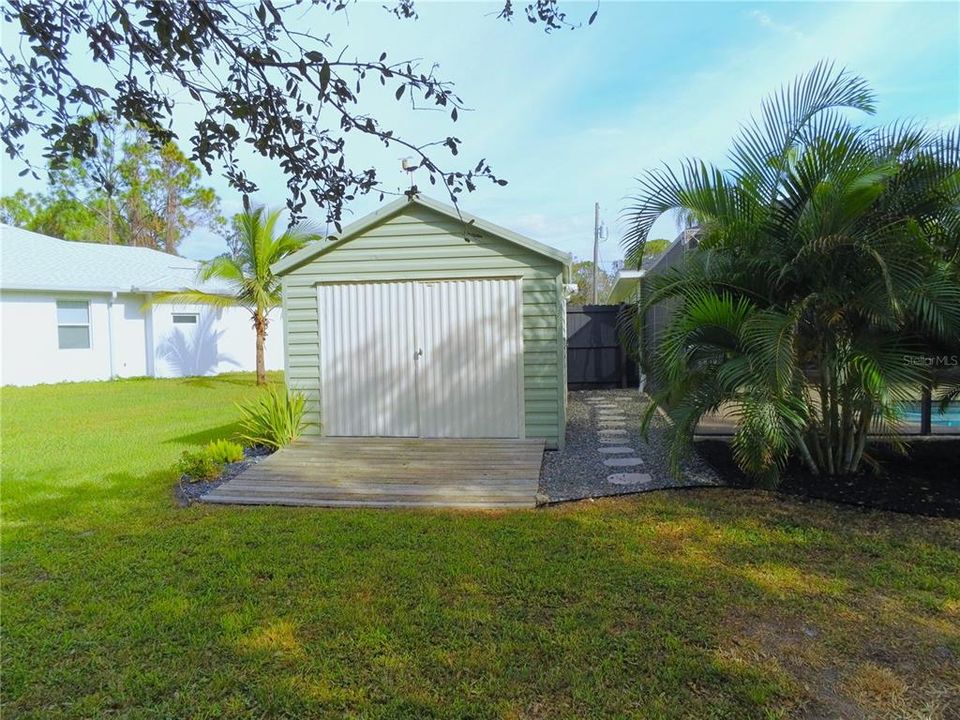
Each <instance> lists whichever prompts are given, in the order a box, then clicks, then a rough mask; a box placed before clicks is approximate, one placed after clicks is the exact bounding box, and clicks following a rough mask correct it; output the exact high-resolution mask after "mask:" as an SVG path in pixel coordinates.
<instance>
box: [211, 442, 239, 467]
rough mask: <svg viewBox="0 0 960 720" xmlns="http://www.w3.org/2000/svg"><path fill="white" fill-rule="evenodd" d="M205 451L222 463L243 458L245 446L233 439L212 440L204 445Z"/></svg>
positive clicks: (215, 460) (212, 458)
mask: <svg viewBox="0 0 960 720" xmlns="http://www.w3.org/2000/svg"><path fill="white" fill-rule="evenodd" d="M203 452H204V453H206V454H207V456H208V457H209V458H210V459H211V460H213V461H214V462H216V463H219V464H221V465H226V464H227V463H235V462H240V461H241V460H243V446H242V445H240V444H239V443H235V442H233V441H232V440H211V441H210V442H209V443H207V444H206V446H204V448H203Z"/></svg>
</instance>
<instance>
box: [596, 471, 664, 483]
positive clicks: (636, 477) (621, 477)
mask: <svg viewBox="0 0 960 720" xmlns="http://www.w3.org/2000/svg"><path fill="white" fill-rule="evenodd" d="M651 480H653V478H652V477H651V476H650V475H648V474H647V473H614V474H613V475H610V476H609V477H607V482H608V483H610V484H611V485H644V484H646V483H648V482H650V481H651Z"/></svg>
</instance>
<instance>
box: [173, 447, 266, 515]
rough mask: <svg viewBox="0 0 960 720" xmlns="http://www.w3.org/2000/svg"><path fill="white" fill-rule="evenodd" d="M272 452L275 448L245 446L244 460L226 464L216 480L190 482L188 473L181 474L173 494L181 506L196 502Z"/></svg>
mask: <svg viewBox="0 0 960 720" xmlns="http://www.w3.org/2000/svg"><path fill="white" fill-rule="evenodd" d="M272 454H273V450H271V449H270V448H265V447H259V446H258V447H248V448H244V449H243V460H241V461H240V462H235V463H227V464H226V465H224V466H223V472H221V473H220V477H218V478H216V479H215V480H201V481H199V482H190V477H189V476H188V475H181V476H180V480H179V481H178V482H177V485H176V487H175V488H174V489H173V494H174V495H175V496H176V498H177V502H178V503H180V505H181V507H186V506H188V505H190V504H191V503H195V502H196V501H197V500H199V499H200V497H201V496H203V495H206V494H207V493H208V492H210V491H211V490H213V489H214V488H217V487H220V486H221V485H223V484H224V483H225V482H226V481H227V480H231V479H233V478H235V477H236V476H237V475H239V474H240V473H242V472H243V471H244V470H246V469H247V468H248V467H250V466H251V465H256V464H257V463H258V462H260V461H261V460H263V458H265V457H267V455H272Z"/></svg>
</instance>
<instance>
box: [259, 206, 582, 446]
mask: <svg viewBox="0 0 960 720" xmlns="http://www.w3.org/2000/svg"><path fill="white" fill-rule="evenodd" d="M570 260H571V259H570V256H569V255H568V254H566V253H562V252H560V251H559V250H556V249H554V248H551V247H549V246H547V245H543V244H541V243H538V242H536V241H534V240H531V239H529V238H526V237H523V236H522V235H518V234H517V233H514V232H511V231H510V230H506V229H504V228H501V227H498V226H496V225H494V224H492V223H488V222H486V221H484V220H481V219H479V218H475V217H472V216H470V215H467V214H466V213H462V212H460V211H458V210H457V209H456V208H454V207H451V206H448V205H445V204H443V203H440V202H437V201H436V200H433V199H430V198H426V197H423V196H420V195H416V196H412V197H409V198H407V197H404V198H401V199H399V200H397V201H395V202H392V203H390V204H388V205H385V206H384V207H383V208H381V209H380V210H378V211H376V212H374V213H372V214H371V215H368V216H367V217H365V218H363V219H361V220H359V221H357V222H355V223H353V224H351V225H349V226H347V227H345V228H344V229H343V232H342V233H341V234H340V235H339V236H336V237H331V238H329V239H327V240H325V241H323V242H319V243H315V244H312V245H310V246H308V247H306V248H304V249H302V250H300V251H299V252H297V253H295V254H293V255H291V256H289V257H287V258H285V259H284V260H282V261H280V262H279V263H277V264H276V265H275V266H274V268H273V270H274V272H275V273H276V274H277V275H278V276H279V277H280V279H281V283H282V287H283V318H284V357H285V369H286V377H287V384H288V386H289V387H290V389H291V390H297V391H300V392H302V393H304V395H305V396H306V398H307V405H308V408H307V412H308V421H309V422H310V423H311V426H310V432H312V433H315V434H321V435H328V436H348V437H355V436H357V437H362V436H374V437H377V436H383V437H430V438H437V437H439V438H444V437H449V438H528V439H530V438H542V439H543V440H545V441H546V445H547V447H550V448H557V447H560V446H561V445H562V443H563V438H564V429H565V424H566V387H567V383H566V375H567V369H566V307H565V305H566V301H565V295H566V284H567V283H568V282H569V278H570Z"/></svg>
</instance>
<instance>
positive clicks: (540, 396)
mask: <svg viewBox="0 0 960 720" xmlns="http://www.w3.org/2000/svg"><path fill="white" fill-rule="evenodd" d="M463 231H464V226H463V224H462V223H457V222H456V221H454V220H451V219H450V218H448V217H446V216H444V215H441V214H439V213H436V212H434V211H432V210H430V209H428V208H424V207H422V206H417V205H411V206H409V207H406V208H404V209H403V210H402V211H400V212H399V213H398V214H395V215H393V216H390V217H387V218H385V219H384V220H383V221H382V222H380V223H378V224H377V225H375V226H374V227H372V228H370V229H368V230H366V231H365V232H363V233H361V234H360V235H359V236H357V237H355V238H352V239H350V240H348V241H346V242H343V243H340V244H337V245H333V246H331V248H330V249H329V250H327V251H326V252H324V253H323V254H321V255H318V256H316V257H314V258H313V259H311V260H308V261H306V262H304V264H302V265H300V266H298V267H295V268H292V269H290V270H288V271H286V272H285V273H284V274H283V276H282V278H281V280H282V283H283V297H284V312H285V317H286V318H287V323H286V324H285V334H286V336H285V346H286V376H287V384H288V386H289V387H290V388H291V389H294V390H298V391H300V392H302V393H303V394H304V395H305V396H306V398H307V414H308V415H307V419H308V421H309V422H310V423H311V426H310V429H309V432H312V433H316V434H320V433H322V427H321V421H322V418H321V416H320V415H321V413H320V408H321V402H320V351H319V324H318V317H317V284H318V283H321V282H338V281H339V282H344V281H353V282H377V281H385V280H443V279H465V278H481V277H521V278H522V294H523V297H522V303H523V378H524V379H523V385H524V429H525V435H526V437H528V438H544V439H545V440H546V442H547V445H548V447H559V446H560V445H561V444H562V442H563V436H564V430H565V424H566V417H565V405H566V376H565V355H566V347H565V338H564V334H563V315H564V304H565V303H564V300H563V289H562V286H563V271H564V267H563V264H562V263H560V262H559V261H557V260H553V259H551V258H549V257H546V256H543V255H541V254H539V253H536V252H533V251H531V250H528V249H526V248H523V247H520V246H518V245H516V244H514V243H511V242H508V241H506V240H503V239H501V238H498V237H495V236H492V235H489V234H487V233H484V232H480V231H479V230H471V231H470V234H471V241H470V242H466V241H465V240H464V238H463ZM474 236H475V237H474Z"/></svg>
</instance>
